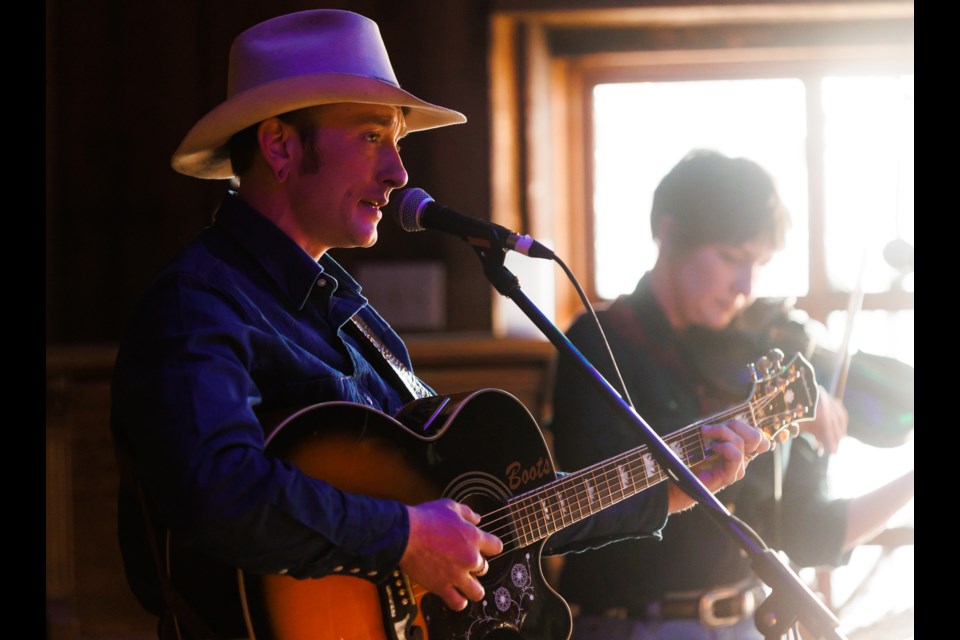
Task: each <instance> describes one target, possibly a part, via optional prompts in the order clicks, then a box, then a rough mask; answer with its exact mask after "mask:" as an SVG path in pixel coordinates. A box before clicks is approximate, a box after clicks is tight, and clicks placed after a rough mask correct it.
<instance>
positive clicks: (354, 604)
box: [236, 354, 818, 640]
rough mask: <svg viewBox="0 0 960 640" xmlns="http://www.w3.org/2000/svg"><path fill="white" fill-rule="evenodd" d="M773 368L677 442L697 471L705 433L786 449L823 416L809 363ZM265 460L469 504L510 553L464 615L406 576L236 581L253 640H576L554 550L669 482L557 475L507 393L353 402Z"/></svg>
mask: <svg viewBox="0 0 960 640" xmlns="http://www.w3.org/2000/svg"><path fill="white" fill-rule="evenodd" d="M775 365H776V366H772V367H770V370H768V371H766V372H755V375H754V377H755V381H754V384H753V388H752V391H751V394H750V398H749V399H748V400H747V401H746V402H744V403H743V404H742V405H739V406H737V407H734V408H731V409H729V410H727V411H725V412H722V413H721V414H717V415H715V416H711V417H710V418H707V419H705V420H701V421H699V422H697V423H695V424H692V425H689V426H687V427H685V428H683V429H681V430H679V431H676V432H674V433H672V434H670V435H669V436H667V437H666V438H664V440H665V442H666V443H667V444H668V445H669V446H670V447H671V448H672V450H673V451H674V452H675V453H676V454H677V456H678V457H679V458H680V459H681V460H682V461H683V462H684V463H685V464H686V465H687V466H688V467H690V468H694V467H695V466H696V465H698V464H700V463H702V462H704V461H706V460H708V459H709V458H710V456H711V452H710V450H709V448H708V447H707V446H706V445H705V443H704V440H703V438H702V436H701V427H703V426H704V425H706V424H710V423H715V422H719V421H722V420H728V419H733V418H737V419H740V420H742V421H744V422H746V423H748V424H751V425H754V426H756V427H757V428H759V429H761V430H762V431H763V432H764V433H765V434H766V435H767V436H768V437H770V438H772V439H774V441H775V442H776V441H784V440H786V439H787V438H788V437H789V435H795V434H796V431H797V427H796V423H797V422H799V421H803V420H808V419H811V418H813V417H814V413H815V408H816V403H817V398H818V394H817V385H816V380H815V378H814V374H813V370H812V368H811V366H810V364H809V363H808V362H807V361H806V360H805V359H804V358H803V356H802V355H800V354H797V355H795V356H794V357H793V358H792V359H791V361H790V362H789V363H787V364H786V365H783V366H780V363H779V362H776V361H775ZM788 434H789V435H788ZM267 452H268V453H270V454H272V455H275V456H279V457H282V458H285V459H287V460H289V461H290V462H291V463H293V464H294V465H296V466H297V467H299V468H300V469H301V470H302V471H304V472H305V473H306V474H308V475H310V476H311V477H315V478H318V479H321V480H324V481H326V482H328V483H330V484H331V485H333V486H335V487H337V488H339V489H341V490H344V491H349V492H355V493H361V494H366V495H371V496H375V497H380V498H391V499H396V500H401V501H403V502H404V503H407V504H418V503H420V502H425V501H429V500H434V499H437V498H440V497H448V498H452V499H453V500H456V501H458V502H462V503H466V504H468V505H469V506H470V507H471V508H472V509H474V510H475V511H476V512H477V513H480V514H481V515H482V522H481V527H482V528H483V529H484V530H486V531H490V532H492V533H494V534H496V535H497V536H499V537H500V538H501V540H503V542H504V548H503V552H502V553H501V554H500V555H499V556H497V557H495V558H490V568H489V571H488V573H487V574H486V575H485V576H483V577H482V578H481V579H480V581H481V583H482V584H483V586H484V589H485V591H486V595H485V597H484V598H483V600H482V601H480V602H470V603H469V604H468V606H467V608H466V609H464V610H462V611H452V610H450V609H449V608H447V607H446V606H445V604H444V603H443V601H442V600H441V599H440V598H439V597H437V596H435V595H433V594H431V593H427V592H425V590H424V589H423V588H422V587H420V586H419V585H417V584H416V583H413V582H412V581H410V580H409V579H408V578H407V577H406V576H405V575H404V574H403V573H402V572H400V571H399V570H398V571H396V572H395V573H394V574H393V575H392V576H390V578H389V580H386V581H380V583H374V582H372V581H370V580H368V579H364V578H361V577H358V576H350V575H331V576H327V577H323V578H317V579H307V580H298V579H295V578H292V577H289V576H282V575H258V574H249V573H244V572H243V571H240V570H238V571H237V572H236V576H237V593H238V594H239V598H240V600H241V605H242V611H243V616H244V622H245V625H246V628H247V633H248V635H249V637H250V638H251V640H308V639H309V640H315V639H327V638H329V639H338V640H339V639H345V640H347V639H348V640H361V639H362V640H425V639H429V640H501V639H517V638H523V639H525V640H566V639H567V638H569V636H570V631H571V628H572V623H571V615H570V610H569V608H568V606H567V604H566V602H565V601H564V600H563V599H562V597H560V595H559V594H557V593H556V592H555V591H554V590H553V589H552V588H551V587H550V585H549V584H548V583H547V581H546V580H545V578H544V576H543V573H542V571H541V559H540V554H541V550H542V547H543V544H544V541H545V540H546V538H547V537H549V536H550V535H551V534H553V533H555V532H557V531H559V530H561V529H563V528H565V527H568V526H570V525H573V524H575V523H577V522H580V521H581V520H583V519H584V518H587V517H589V516H591V515H593V514H595V513H598V512H600V511H602V510H603V509H606V508H608V507H611V506H613V505H615V504H617V503H619V502H621V501H623V500H626V499H627V498H630V497H631V496H634V495H636V494H638V493H640V492H642V491H644V490H646V489H647V488H649V487H652V486H654V485H656V484H659V483H660V482H663V481H664V480H666V479H667V478H668V476H667V474H666V472H665V471H664V470H663V469H662V468H661V466H660V465H659V464H658V463H657V462H656V461H655V460H654V458H653V456H652V455H651V454H650V453H649V451H648V447H646V446H640V447H637V448H635V449H632V450H630V451H627V452H625V453H622V454H620V455H617V456H615V457H613V458H610V459H609V460H605V461H603V462H600V463H597V464H594V465H592V466H590V467H587V468H585V469H582V470H580V471H577V472H574V473H570V474H558V473H557V471H556V469H555V468H554V463H553V460H552V457H551V454H550V451H549V449H548V446H547V444H546V441H545V440H544V437H543V434H542V432H541V430H540V428H539V427H538V425H537V424H536V421H535V419H534V418H533V417H532V416H531V414H530V413H529V411H528V410H527V409H526V408H525V407H524V406H523V405H522V404H521V403H520V402H519V401H518V400H517V399H516V398H515V397H513V396H512V395H510V394H509V393H507V392H505V391H501V390H496V389H481V390H476V391H471V392H465V393H458V394H451V395H439V396H431V397H427V398H422V399H419V400H415V401H413V402H411V403H409V404H408V405H406V406H405V407H404V408H403V410H402V411H401V412H400V413H399V414H398V415H396V416H393V417H391V416H388V415H385V414H383V413H381V412H379V411H377V410H374V409H371V408H369V407H365V406H362V405H358V404H353V403H347V402H328V403H321V404H317V405H313V406H309V407H306V408H303V409H302V410H300V411H297V412H296V413H294V414H292V415H290V416H289V417H288V418H286V419H285V420H283V421H282V422H281V423H280V424H279V425H278V426H277V427H276V428H275V429H273V430H272V431H271V433H270V434H269V436H268V439H267Z"/></svg>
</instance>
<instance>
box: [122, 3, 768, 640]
mask: <svg viewBox="0 0 960 640" xmlns="http://www.w3.org/2000/svg"><path fill="white" fill-rule="evenodd" d="M228 76H229V78H230V82H229V87H228V96H227V98H226V100H224V101H223V102H222V103H220V104H219V105H217V106H216V107H215V108H213V109H212V110H211V111H210V112H208V113H207V114H206V115H205V116H204V117H203V118H201V119H200V120H199V121H198V122H197V123H196V124H195V125H194V127H193V128H191V129H190V131H189V132H188V133H187V135H186V137H185V138H184V139H183V141H182V142H181V144H180V147H179V148H178V149H177V150H176V151H175V153H174V155H173V158H172V160H171V163H172V166H173V168H174V169H175V170H177V171H178V172H180V173H182V174H185V175H187V176H191V177H194V178H199V179H204V180H223V181H224V187H225V188H224V190H223V195H222V199H221V202H220V205H219V207H218V208H217V211H216V213H215V215H214V217H213V220H212V222H211V223H210V225H209V226H207V227H206V228H205V229H203V230H201V231H200V232H199V233H198V234H197V236H196V237H195V239H194V240H193V241H191V242H190V243H189V244H188V245H187V246H185V247H184V248H183V250H182V251H181V252H180V253H179V254H178V255H176V256H175V257H173V258H172V260H171V261H170V263H169V264H168V265H166V266H165V267H164V268H163V269H162V271H161V272H160V273H159V274H158V275H157V277H156V278H155V279H154V281H153V282H152V283H151V284H150V285H149V286H148V288H147V291H146V292H145V293H144V296H143V298H142V300H141V302H140V304H139V306H138V307H137V309H136V311H135V313H134V314H133V316H132V318H131V319H130V323H129V327H128V331H127V333H126V335H125V336H124V339H123V340H122V342H121V345H120V349H119V352H118V356H117V361H116V366H115V369H114V377H113V386H112V414H111V429H112V433H113V436H114V441H115V444H116V448H117V451H118V453H119V454H120V458H121V461H122V462H124V463H126V464H124V467H123V468H124V469H127V470H129V471H131V473H129V474H125V475H124V480H123V482H122V483H121V486H120V493H119V509H118V511H119V522H118V526H119V535H120V546H121V551H122V554H123V560H124V566H125V569H126V573H127V580H128V582H129V583H130V586H131V588H132V590H133V592H134V594H135V595H136V596H137V598H138V600H139V601H140V603H141V604H142V605H143V606H144V608H145V609H146V610H148V611H149V612H151V613H153V614H155V615H156V616H157V618H158V621H157V634H158V636H159V637H160V638H163V639H166V638H176V639H177V640H189V639H191V638H200V637H203V638H216V637H219V638H238V637H247V636H248V629H247V627H246V625H245V618H246V617H247V616H248V614H249V613H250V612H249V611H248V610H247V609H246V608H244V610H243V611H241V610H240V606H239V602H238V600H237V599H236V595H237V594H236V593H235V591H236V590H237V579H236V573H237V569H239V570H242V571H243V572H244V574H245V575H247V576H248V577H249V576H287V577H289V578H291V579H296V580H305V579H308V578H323V577H331V578H333V580H334V581H335V583H336V584H338V585H342V584H345V583H344V582H342V581H343V580H345V579H348V578H352V579H353V580H354V581H365V583H364V586H369V585H376V587H377V588H381V587H384V585H386V584H387V583H390V584H393V582H394V575H395V574H396V572H397V571H398V570H400V571H402V572H403V573H404V574H406V576H407V577H409V578H410V580H411V581H412V582H413V583H415V584H416V585H418V586H419V587H420V588H422V589H423V590H426V591H429V592H431V593H433V594H434V595H435V596H436V597H438V598H440V599H441V600H442V602H443V603H444V604H445V605H446V606H447V607H448V608H449V609H450V610H452V611H454V612H459V611H462V610H464V609H465V608H466V607H468V606H469V605H470V603H475V602H480V601H481V600H482V599H483V598H484V595H485V589H484V585H483V584H482V583H481V581H480V579H481V578H482V577H483V576H485V575H486V574H487V571H488V569H489V564H488V558H492V557H494V556H496V555H497V554H499V553H500V552H501V551H502V549H503V543H502V541H501V539H500V538H499V537H498V536H497V535H494V534H493V533H490V532H487V531H485V530H483V529H481V528H480V526H479V525H480V522H481V514H479V513H476V512H475V511H474V510H473V509H472V508H471V507H469V506H468V505H467V504H461V503H459V502H456V501H454V500H452V499H449V498H440V497H436V498H435V499H430V500H426V501H420V500H417V499H415V498H414V497H409V498H408V499H407V500H401V499H398V498H385V497H382V496H381V495H371V494H374V492H373V491H366V492H364V491H348V490H345V489H344V488H343V487H340V486H334V485H333V484H332V483H327V482H325V481H323V480H322V479H321V478H320V477H316V476H314V475H312V474H311V473H307V472H306V471H305V470H303V469H300V468H298V467H297V466H296V465H295V464H293V463H292V462H291V461H290V460H287V459H284V458H283V457H281V456H278V455H274V454H273V452H271V451H270V450H269V449H268V448H267V446H266V440H267V438H266V435H267V434H266V431H268V430H269V427H270V424H269V422H266V421H263V422H262V421H261V420H262V416H264V415H266V414H277V413H283V412H288V413H287V414H288V415H289V413H290V412H294V411H296V410H298V409H302V408H304V407H307V406H309V405H314V404H317V403H334V402H336V403H351V404H353V405H356V406H359V407H363V408H366V409H371V410H376V411H378V412H381V413H383V414H386V415H388V416H394V415H395V414H396V413H397V412H398V411H399V410H400V409H401V408H402V407H404V406H405V405H406V404H407V403H409V402H410V401H412V400H413V399H416V398H421V397H424V396H427V395H431V394H432V393H433V392H432V390H431V389H430V388H429V386H427V385H426V384H425V383H423V382H422V381H420V380H419V379H418V378H417V377H416V375H415V374H414V372H413V365H412V363H411V362H410V358H409V354H408V352H407V349H406V347H405V345H404V343H403V341H402V340H401V338H400V337H399V336H398V335H397V334H396V333H395V332H394V331H393V330H392V328H391V327H390V325H389V324H388V322H387V320H386V319H384V318H383V317H382V316H381V315H380V314H378V313H377V311H376V310H375V309H374V308H373V307H372V306H371V305H370V304H369V302H368V301H367V299H366V298H365V297H364V296H363V294H362V292H361V288H360V285H359V284H358V283H357V282H356V281H355V280H354V279H353V278H352V277H351V276H350V274H349V273H348V272H347V271H346V270H345V269H343V268H342V267H341V265H340V264H339V263H338V262H337V261H336V260H335V259H334V257H333V256H332V255H331V252H335V251H336V250H339V249H343V248H350V247H369V246H371V245H373V244H374V243H375V242H376V241H377V226H378V224H379V222H380V219H381V217H382V214H381V208H382V207H383V206H384V205H386V204H387V201H388V199H389V198H390V197H391V194H392V192H393V191H394V190H395V189H398V188H401V187H403V186H404V185H405V184H406V183H407V178H408V176H407V171H406V169H405V167H404V164H403V162H402V161H401V158H400V141H401V139H402V138H404V137H405V136H406V135H408V134H410V133H414V132H419V131H423V130H428V129H432V128H436V127H443V126H448V125H455V124H459V123H462V122H465V121H466V118H465V117H464V116H463V115H462V114H461V113H459V112H457V111H454V110H451V109H447V108H444V107H440V106H437V105H434V104H431V103H429V102H425V101H424V100H422V99H420V98H417V97H415V96H414V95H412V94H410V93H409V92H407V91H406V90H404V89H402V88H401V87H400V84H399V82H398V81H397V79H396V76H395V74H394V71H393V68H392V66H391V64H390V60H389V57H388V55H387V52H386V48H385V46H384V43H383V41H382V39H381V36H380V31H379V27H378V26H377V24H376V23H375V22H373V21H372V20H369V19H368V18H366V17H363V16H361V15H359V14H356V13H353V12H349V11H335V10H310V11H302V12H297V13H292V14H288V15H282V16H278V17H276V18H273V19H270V20H267V21H266V22H263V23H260V24H258V25H254V26H253V27H251V28H249V29H247V30H246V31H244V32H243V33H241V34H240V35H239V36H238V37H237V38H236V39H235V40H234V43H233V46H232V47H231V52H230V68H229V71H228ZM228 185H229V186H228ZM328 422H332V420H330V421H328ZM337 426H338V425H332V424H322V425H321V427H326V428H327V429H326V430H327V431H330V430H333V429H334V428H335V427H337ZM357 427H358V428H360V427H361V425H359V424H358V425H357ZM319 431H320V432H323V431H324V429H323V428H320V429H319ZM704 432H705V434H706V435H707V437H708V438H710V439H712V440H713V442H714V444H713V446H714V448H715V449H716V450H717V451H718V452H719V453H721V455H720V456H719V457H718V458H717V459H716V464H714V465H712V466H711V467H709V468H706V469H703V470H702V472H700V473H699V477H700V479H701V481H702V482H703V483H704V484H705V485H706V486H708V487H709V488H710V489H711V490H717V489H719V488H721V487H723V486H726V485H727V484H729V483H730V482H733V481H735V480H737V479H739V478H740V477H742V476H743V472H744V467H745V465H746V460H747V459H748V456H752V455H753V454H754V453H757V452H762V451H765V450H767V449H768V448H769V443H767V442H766V441H765V440H764V439H763V437H762V435H761V434H760V432H759V431H758V430H757V429H755V428H753V427H752V426H750V425H747V424H746V423H743V422H740V421H737V420H730V421H728V422H725V423H723V424H716V425H708V426H706V427H704ZM500 444H502V446H509V445H510V443H509V442H504V443H500ZM324 460H325V463H326V466H327V467H329V466H338V463H340V462H341V461H340V460H336V461H334V462H331V461H329V460H326V459H324ZM345 462H346V463H348V464H352V463H354V462H356V464H358V465H359V464H360V463H362V462H363V461H362V460H356V461H353V460H347V461H345ZM321 466H322V465H321ZM314 471H316V470H314ZM320 471H321V472H320V473H319V474H318V475H320V476H322V475H323V474H322V471H323V469H321V470H320ZM401 480H402V479H401V478H397V479H396V481H397V482H400V481H401ZM667 484H670V485H671V486H670V487H667V486H666V485H667ZM382 489H383V491H386V488H382ZM690 503H691V501H690V499H689V498H688V497H687V496H686V495H685V494H684V493H683V492H682V491H680V490H679V489H677V488H676V487H674V486H672V483H664V485H662V486H660V487H655V488H654V489H653V490H651V491H648V492H644V493H641V494H639V495H637V496H635V497H634V498H632V499H630V500H625V501H624V502H622V503H620V505H618V507H619V508H613V509H610V510H608V511H606V512H604V513H605V514H608V517H607V518H606V519H600V518H599V517H598V518H596V519H589V520H585V521H584V522H583V526H582V527H580V528H579V529H577V530H574V528H573V527H571V528H570V529H568V530H567V531H568V532H569V534H568V535H569V536H570V538H568V539H567V540H566V541H567V542H570V541H571V539H572V538H573V537H574V536H577V535H579V536H581V537H580V538H579V540H582V541H587V542H584V544H587V543H588V541H589V538H590V537H591V536H596V537H598V538H599V539H602V540H607V539H609V537H610V536H615V535H619V536H621V537H630V536H646V535H656V534H657V532H658V531H659V529H660V528H661V527H662V526H663V522H664V521H665V520H666V517H667V513H668V512H669V511H670V510H676V509H679V508H682V507H685V506H689V505H690ZM141 505H143V506H145V507H146V508H144V509H143V511H142V512H141V511H140V509H139V507H140V506H141ZM144 514H146V515H147V516H149V517H150V518H151V522H150V526H144V525H145V522H144V519H143V518H142V517H141V516H143V515H144ZM165 533H169V534H170V537H169V538H166V537H165ZM561 542H562V540H561V539H560V538H559V537H557V539H556V540H552V543H555V544H560V543H561ZM165 544H167V547H166V551H167V552H169V551H170V550H171V549H172V551H173V553H174V555H177V554H179V556H178V557H181V558H183V557H184V555H183V554H182V553H180V552H181V551H183V552H187V553H188V556H189V557H191V558H196V559H197V563H196V565H195V567H194V568H195V570H194V571H193V572H192V573H191V575H196V576H197V579H198V580H199V579H206V578H208V577H210V576H212V575H213V573H214V572H213V569H212V567H216V566H222V567H227V568H230V569H231V571H228V572H227V575H228V576H229V577H230V579H231V580H232V581H233V582H232V583H225V584H222V585H217V586H219V589H215V588H213V587H214V585H211V588H210V589H203V590H201V589H199V588H198V584H197V582H196V581H194V580H187V581H181V583H180V584H172V586H171V583H172V582H174V581H175V579H176V577H177V576H179V575H181V574H182V572H181V570H180V566H179V565H178V566H177V569H176V570H170V569H169V566H168V565H169V563H166V564H165V561H166V560H167V558H160V557H159V551H158V549H159V548H161V547H162V546H163V545H165ZM571 544H575V543H574V542H571ZM201 558H206V559H208V560H210V562H205V561H202V560H200V559H201ZM201 563H202V566H201ZM208 568H209V570H207V569H208ZM184 571H190V567H186V568H184ZM168 574H169V575H168ZM168 577H169V578H170V580H165V578H168ZM346 581H347V582H348V583H349V582H351V581H350V580H346ZM249 582H250V583H252V582H253V580H252V579H251V580H250V581H249ZM329 582H330V581H327V583H329ZM245 584H247V583H245ZM298 584H299V583H298ZM354 584H355V583H354ZM184 586H187V587H193V588H194V591H201V593H185V592H184V591H183V590H182V589H183V587H184ZM231 588H232V591H231ZM338 595H342V594H338ZM201 597H210V598H212V599H216V600H218V601H217V602H216V604H215V605H214V606H210V607H207V606H204V603H201V602H199V600H198V598H201ZM398 600H399V598H398ZM390 602H391V603H394V602H395V601H390ZM354 604H355V603H353V602H350V601H348V599H347V598H345V597H344V598H342V600H341V599H338V598H330V601H329V602H316V601H314V602H312V603H311V605H312V607H313V608H319V607H321V606H322V607H326V608H327V609H334V610H335V611H334V613H338V612H339V611H344V612H351V611H353V610H355V609H359V607H354V606H353V605H354ZM384 608H385V609H386V608H387V606H386V604H384ZM396 608H397V607H396V606H394V609H396ZM385 615H386V614H385ZM367 617H371V616H367ZM372 617H375V618H377V620H366V621H365V622H366V623H367V624H368V625H370V627H369V628H372V627H373V626H375V625H377V624H382V622H381V621H380V620H379V617H378V616H376V615H374V616H372ZM292 622H293V623H296V622H297V621H296V620H294V621H292ZM365 628H366V627H365ZM339 631H340V630H339V629H333V630H330V629H314V628H311V629H307V630H306V633H307V634H308V636H307V637H341V635H349V636H350V637H367V636H368V634H367V633H340V632H339ZM392 631H394V629H391V632H392ZM437 635H438V637H439V635H441V634H437ZM405 637H412V636H405Z"/></svg>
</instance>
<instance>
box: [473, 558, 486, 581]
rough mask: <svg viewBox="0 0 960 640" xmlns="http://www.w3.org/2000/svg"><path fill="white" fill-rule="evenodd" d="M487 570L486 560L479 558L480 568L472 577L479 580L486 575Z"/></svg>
mask: <svg viewBox="0 0 960 640" xmlns="http://www.w3.org/2000/svg"><path fill="white" fill-rule="evenodd" d="M489 570H490V563H489V562H487V559H486V558H480V568H479V569H478V570H477V571H474V572H473V575H475V576H477V577H478V578H479V577H481V576H485V575H487V571H489Z"/></svg>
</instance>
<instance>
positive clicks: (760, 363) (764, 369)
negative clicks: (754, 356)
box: [756, 356, 771, 376]
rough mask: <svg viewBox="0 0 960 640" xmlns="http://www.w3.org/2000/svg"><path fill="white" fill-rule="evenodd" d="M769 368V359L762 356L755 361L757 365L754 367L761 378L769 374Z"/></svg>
mask: <svg viewBox="0 0 960 640" xmlns="http://www.w3.org/2000/svg"><path fill="white" fill-rule="evenodd" d="M770 366H771V362H770V358H768V357H767V356H762V357H761V358H760V359H759V360H757V365H756V367H757V370H758V371H760V374H761V375H763V376H765V375H767V373H769V372H770Z"/></svg>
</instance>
